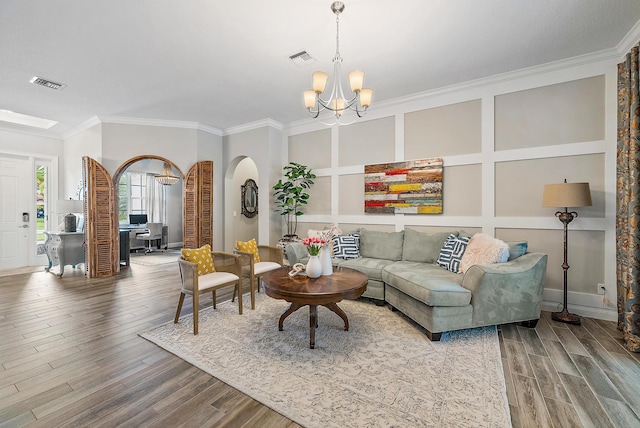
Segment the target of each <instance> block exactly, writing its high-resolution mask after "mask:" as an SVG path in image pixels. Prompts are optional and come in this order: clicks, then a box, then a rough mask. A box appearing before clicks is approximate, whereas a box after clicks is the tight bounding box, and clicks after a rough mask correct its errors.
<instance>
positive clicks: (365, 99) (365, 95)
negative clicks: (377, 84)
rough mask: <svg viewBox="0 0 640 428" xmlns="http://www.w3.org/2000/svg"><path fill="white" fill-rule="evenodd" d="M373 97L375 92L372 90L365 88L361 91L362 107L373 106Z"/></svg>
mask: <svg viewBox="0 0 640 428" xmlns="http://www.w3.org/2000/svg"><path fill="white" fill-rule="evenodd" d="M372 96H373V90H372V89H370V88H364V89H362V91H360V105H361V106H362V107H369V106H370V105H371V97H372Z"/></svg>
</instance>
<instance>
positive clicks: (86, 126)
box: [61, 116, 102, 140]
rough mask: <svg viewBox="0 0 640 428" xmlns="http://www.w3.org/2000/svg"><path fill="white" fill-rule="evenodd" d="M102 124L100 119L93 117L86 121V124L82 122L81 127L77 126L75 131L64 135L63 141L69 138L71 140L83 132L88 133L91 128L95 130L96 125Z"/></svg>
mask: <svg viewBox="0 0 640 428" xmlns="http://www.w3.org/2000/svg"><path fill="white" fill-rule="evenodd" d="M100 123H102V122H100V119H98V116H93V117H91V118H89V119H87V120H85V121H84V122H82V123H81V124H80V125H78V126H76V127H75V128H73V129H70V130H69V131H67V132H65V133H63V134H62V136H61V137H62V139H63V140H66V139H67V138H71V137H73V136H74V135H76V134H79V133H81V132H83V131H86V130H87V129H89V128H93V127H94V126H96V125H99V124H100Z"/></svg>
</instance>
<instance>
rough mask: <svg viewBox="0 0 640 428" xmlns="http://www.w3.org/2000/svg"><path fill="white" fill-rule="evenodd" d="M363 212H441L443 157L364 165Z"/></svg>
mask: <svg viewBox="0 0 640 428" xmlns="http://www.w3.org/2000/svg"><path fill="white" fill-rule="evenodd" d="M364 212H365V213H375V214H381V213H389V214H441V213H442V158H433V159H422V160H413V161H406V162H394V163H381V164H375V165H365V166H364Z"/></svg>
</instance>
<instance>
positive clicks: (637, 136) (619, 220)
mask: <svg viewBox="0 0 640 428" xmlns="http://www.w3.org/2000/svg"><path fill="white" fill-rule="evenodd" d="M639 46H640V45H639ZM639 46H636V47H634V48H633V49H631V51H630V52H629V53H628V54H627V56H626V60H625V61H624V62H622V63H620V64H618V147H617V167H616V175H617V177H616V180H617V181H616V183H617V184H616V186H617V189H616V193H617V212H616V278H617V288H618V329H620V330H622V331H623V333H624V341H625V346H626V347H627V348H628V349H629V350H630V351H633V352H640V282H639V281H638V275H639V274H640V92H639V91H640V82H639V81H638V76H639V72H638V68H639V67H638V48H639Z"/></svg>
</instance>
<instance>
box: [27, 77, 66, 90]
mask: <svg viewBox="0 0 640 428" xmlns="http://www.w3.org/2000/svg"><path fill="white" fill-rule="evenodd" d="M29 82H31V83H33V84H34V85H40V86H46V87H47V88H51V89H55V90H59V89H64V88H65V87H66V86H67V85H65V84H63V83H58V82H54V81H53V80H49V79H45V78H44V77H38V76H33V77H32V78H31V80H29Z"/></svg>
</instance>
